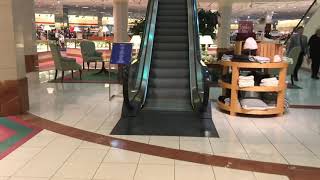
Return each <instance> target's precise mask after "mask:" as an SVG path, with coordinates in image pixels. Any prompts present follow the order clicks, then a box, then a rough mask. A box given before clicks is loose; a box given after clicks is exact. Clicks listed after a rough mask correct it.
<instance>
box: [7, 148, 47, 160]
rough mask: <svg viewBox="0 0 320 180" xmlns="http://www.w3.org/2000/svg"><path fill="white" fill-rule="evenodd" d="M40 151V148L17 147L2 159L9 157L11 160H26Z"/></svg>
mask: <svg viewBox="0 0 320 180" xmlns="http://www.w3.org/2000/svg"><path fill="white" fill-rule="evenodd" d="M40 151H41V148H29V147H19V148H18V149H16V150H15V151H13V152H12V153H10V154H9V155H8V156H6V157H5V158H4V159H8V160H9V159H10V160H12V161H28V160H30V159H31V158H33V157H34V156H35V155H36V154H37V153H39V152H40Z"/></svg>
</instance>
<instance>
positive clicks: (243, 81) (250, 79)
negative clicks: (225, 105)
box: [238, 76, 254, 88]
mask: <svg viewBox="0 0 320 180" xmlns="http://www.w3.org/2000/svg"><path fill="white" fill-rule="evenodd" d="M238 84H239V87H241V88H242V87H252V86H254V76H239V82H238Z"/></svg>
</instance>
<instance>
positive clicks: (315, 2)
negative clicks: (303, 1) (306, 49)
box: [284, 0, 317, 44]
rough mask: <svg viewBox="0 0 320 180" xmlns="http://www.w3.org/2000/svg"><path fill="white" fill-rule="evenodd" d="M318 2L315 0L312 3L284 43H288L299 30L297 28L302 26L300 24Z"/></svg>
mask: <svg viewBox="0 0 320 180" xmlns="http://www.w3.org/2000/svg"><path fill="white" fill-rule="evenodd" d="M316 4H317V0H314V1H313V3H312V4H311V5H310V7H309V8H308V10H307V11H306V12H305V13H304V14H303V16H302V17H301V19H300V21H299V23H298V24H297V25H296V27H295V28H294V29H293V30H292V32H291V33H290V35H289V36H288V37H287V39H286V41H285V42H284V44H287V43H288V41H289V39H290V38H291V36H292V35H293V33H294V32H295V31H296V30H297V28H298V27H299V26H300V24H301V23H302V21H303V20H304V19H305V18H306V17H307V15H308V14H309V12H310V11H311V9H312V8H313V7H314V6H315V5H316Z"/></svg>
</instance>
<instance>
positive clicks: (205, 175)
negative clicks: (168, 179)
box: [175, 165, 215, 180]
mask: <svg viewBox="0 0 320 180" xmlns="http://www.w3.org/2000/svg"><path fill="white" fill-rule="evenodd" d="M195 179H199V180H200V179H201V180H214V179H215V178H214V174H213V170H212V167H211V166H204V165H203V166H180V165H177V166H175V180H195Z"/></svg>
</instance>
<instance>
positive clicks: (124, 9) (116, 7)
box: [113, 0, 129, 42]
mask: <svg viewBox="0 0 320 180" xmlns="http://www.w3.org/2000/svg"><path fill="white" fill-rule="evenodd" d="M113 18H114V27H113V33H114V40H113V41H114V42H128V41H129V37H128V0H113Z"/></svg>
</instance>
